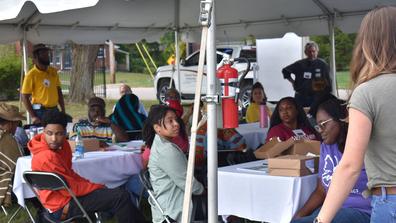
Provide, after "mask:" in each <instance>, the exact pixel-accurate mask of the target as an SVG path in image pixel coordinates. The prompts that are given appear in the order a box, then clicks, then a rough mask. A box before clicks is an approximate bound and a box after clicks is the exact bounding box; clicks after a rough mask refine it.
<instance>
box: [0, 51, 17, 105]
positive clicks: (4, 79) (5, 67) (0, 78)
mask: <svg viewBox="0 0 396 223" xmlns="http://www.w3.org/2000/svg"><path fill="white" fill-rule="evenodd" d="M20 75H21V58H20V57H17V56H16V55H6V56H2V57H1V58H0V89H1V90H0V99H2V100H12V99H15V98H17V97H18V95H19V91H18V90H19V83H20Z"/></svg>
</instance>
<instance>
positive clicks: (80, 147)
mask: <svg viewBox="0 0 396 223" xmlns="http://www.w3.org/2000/svg"><path fill="white" fill-rule="evenodd" d="M75 142H76V147H75V150H74V153H75V156H76V159H82V158H84V150H85V149H84V143H83V138H82V137H81V134H80V131H77V137H76V139H75Z"/></svg>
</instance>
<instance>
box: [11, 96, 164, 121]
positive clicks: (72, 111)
mask: <svg viewBox="0 0 396 223" xmlns="http://www.w3.org/2000/svg"><path fill="white" fill-rule="evenodd" d="M105 101H106V115H110V114H111V113H112V111H113V106H114V104H115V103H116V102H117V100H110V99H105ZM6 103H9V104H13V105H16V106H18V104H19V102H18V101H6ZM142 103H143V104H144V107H145V109H146V111H147V112H148V111H149V109H150V107H151V105H154V104H158V101H157V100H153V101H152V100H142ZM21 111H25V108H24V107H23V106H22V109H21ZM66 113H68V114H69V115H71V116H72V117H73V119H74V120H75V121H78V120H79V119H83V118H87V115H88V107H87V105H86V104H79V103H67V99H66Z"/></svg>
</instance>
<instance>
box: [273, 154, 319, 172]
mask: <svg viewBox="0 0 396 223" xmlns="http://www.w3.org/2000/svg"><path fill="white" fill-rule="evenodd" d="M318 168H319V157H318V156H314V157H310V156H304V155H286V156H279V157H276V158H271V159H268V173H269V175H272V176H291V177H298V176H305V175H310V174H315V173H317V172H318Z"/></svg>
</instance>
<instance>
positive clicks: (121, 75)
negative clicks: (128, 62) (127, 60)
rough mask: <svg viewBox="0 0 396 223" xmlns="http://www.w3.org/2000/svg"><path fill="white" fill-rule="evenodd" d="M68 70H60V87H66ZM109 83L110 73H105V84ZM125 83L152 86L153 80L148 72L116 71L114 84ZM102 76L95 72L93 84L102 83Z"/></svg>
mask: <svg viewBox="0 0 396 223" xmlns="http://www.w3.org/2000/svg"><path fill="white" fill-rule="evenodd" d="M69 76H70V72H69V71H67V72H60V73H59V77H60V79H61V82H62V88H67V85H69V84H68V83H69V81H70V77H69ZM109 83H110V74H109V73H106V84H109ZM117 83H126V84H128V85H129V86H131V87H132V88H134V87H153V86H154V82H153V79H152V78H151V76H150V75H149V74H143V73H130V72H116V84H117ZM102 84H103V77H102V73H101V72H97V73H96V74H95V78H94V85H102Z"/></svg>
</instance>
